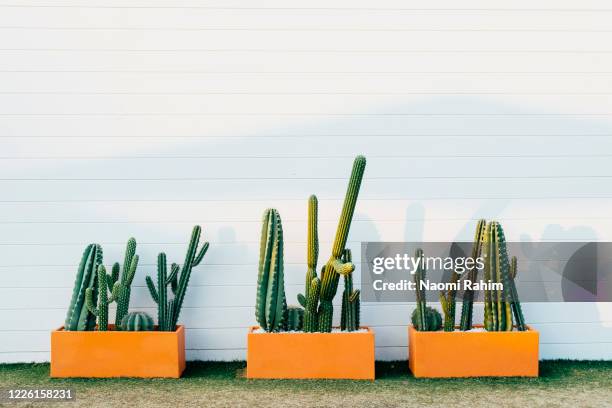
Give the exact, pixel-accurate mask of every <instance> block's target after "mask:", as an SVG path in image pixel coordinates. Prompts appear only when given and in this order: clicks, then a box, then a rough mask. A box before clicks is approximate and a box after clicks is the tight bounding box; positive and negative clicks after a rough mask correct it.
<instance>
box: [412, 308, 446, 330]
mask: <svg viewBox="0 0 612 408" xmlns="http://www.w3.org/2000/svg"><path fill="white" fill-rule="evenodd" d="M411 320H412V325H413V326H414V327H415V328H416V329H417V330H418V331H438V330H440V329H441V328H442V316H441V315H440V312H438V311H437V310H436V309H434V308H431V307H429V306H426V307H425V326H424V327H423V326H422V324H421V316H420V313H419V308H418V307H417V308H416V309H414V311H413V312H412V318H411Z"/></svg>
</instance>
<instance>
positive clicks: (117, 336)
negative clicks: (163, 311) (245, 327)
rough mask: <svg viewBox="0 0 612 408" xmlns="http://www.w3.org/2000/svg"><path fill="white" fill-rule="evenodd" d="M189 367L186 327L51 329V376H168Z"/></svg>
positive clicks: (178, 373) (175, 374) (179, 374)
mask: <svg viewBox="0 0 612 408" xmlns="http://www.w3.org/2000/svg"><path fill="white" fill-rule="evenodd" d="M184 370H185V328H184V327H183V326H178V328H177V329H176V331H174V332H160V331H141V332H135V331H134V332H128V331H125V332H124V331H103V332H99V331H64V328H63V327H61V328H59V329H58V330H55V331H53V332H51V377H58V378H61V377H141V378H153V377H166V378H179V377H180V376H181V374H182V373H183V371H184Z"/></svg>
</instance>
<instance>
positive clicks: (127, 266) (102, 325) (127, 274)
mask: <svg viewBox="0 0 612 408" xmlns="http://www.w3.org/2000/svg"><path fill="white" fill-rule="evenodd" d="M137 267H138V255H136V240H135V239H134V238H130V239H129V240H128V243H127V246H126V250H125V261H124V263H123V273H122V274H121V279H119V275H120V272H121V266H120V265H119V262H116V263H115V264H114V265H113V269H112V272H111V274H110V275H107V274H106V268H105V267H104V265H99V266H98V271H97V288H95V287H93V288H92V287H90V288H87V289H86V291H85V304H86V306H87V309H88V310H89V312H90V313H92V314H93V315H95V316H97V317H98V330H99V331H106V330H108V306H109V305H110V304H111V303H113V302H117V312H116V315H115V329H117V330H121V321H122V320H123V317H124V316H125V315H126V314H127V311H128V309H129V304H130V293H131V285H132V281H133V280H134V275H135V274H136V268H137ZM96 292H97V298H98V301H97V303H98V304H97V307H96V301H95V300H94V297H95V293H96ZM109 292H110V297H109Z"/></svg>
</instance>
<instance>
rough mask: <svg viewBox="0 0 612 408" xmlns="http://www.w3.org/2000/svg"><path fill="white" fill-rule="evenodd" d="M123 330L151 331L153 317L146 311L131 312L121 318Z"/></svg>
mask: <svg viewBox="0 0 612 408" xmlns="http://www.w3.org/2000/svg"><path fill="white" fill-rule="evenodd" d="M121 330H123V331H151V330H153V318H152V317H151V316H149V315H148V314H147V313H145V312H130V313H128V314H126V315H125V317H124V318H123V320H121Z"/></svg>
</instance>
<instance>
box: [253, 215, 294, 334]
mask: <svg viewBox="0 0 612 408" xmlns="http://www.w3.org/2000/svg"><path fill="white" fill-rule="evenodd" d="M260 243H261V245H260V254H259V273H258V277H257V301H256V307H255V317H256V318H257V321H258V322H259V325H260V326H261V328H262V329H263V330H266V331H268V332H277V331H281V330H282V328H283V326H284V320H285V318H286V316H287V300H286V297H285V278H284V271H283V267H284V265H283V226H282V223H281V218H280V215H279V213H278V211H276V210H275V209H270V208H269V209H267V210H266V211H265V212H264V216H263V225H262V230H261V241H260Z"/></svg>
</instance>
